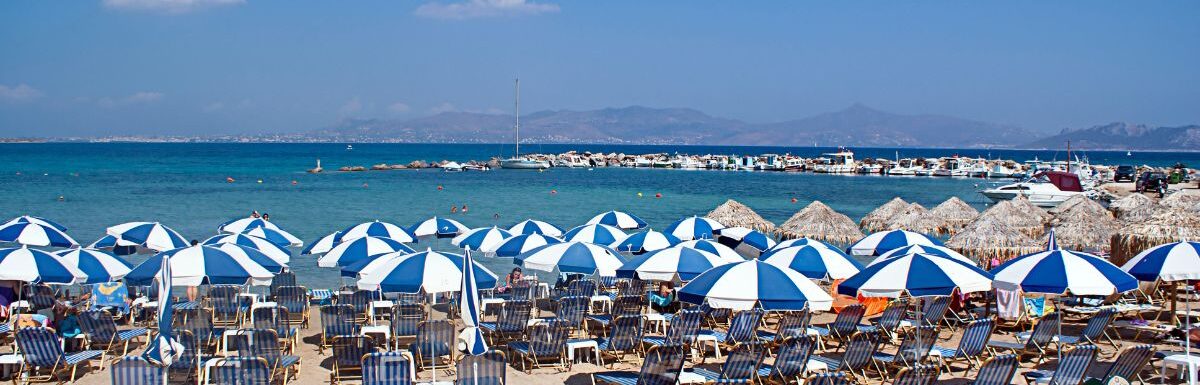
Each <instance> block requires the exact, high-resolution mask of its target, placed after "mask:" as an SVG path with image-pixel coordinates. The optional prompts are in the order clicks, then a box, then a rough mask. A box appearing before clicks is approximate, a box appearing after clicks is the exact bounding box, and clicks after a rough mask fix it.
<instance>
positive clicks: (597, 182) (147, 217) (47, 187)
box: [0, 143, 1200, 286]
mask: <svg viewBox="0 0 1200 385" xmlns="http://www.w3.org/2000/svg"><path fill="white" fill-rule="evenodd" d="M509 148H510V147H509V146H502V145H442V144H423V145H413V144H355V145H354V150H353V151H346V150H345V145H339V144H83V143H64V144H57V143H56V144H0V194H2V196H3V199H0V217H3V218H9V217H13V216H17V215H23V214H28V215H37V216H43V217H47V218H51V219H54V220H57V221H58V222H60V223H62V224H63V225H65V226H67V227H69V228H70V231H69V233H70V234H71V235H72V236H73V237H75V238H76V240H78V241H79V242H80V243H90V242H92V241H93V240H95V239H96V238H99V237H101V236H102V235H103V233H104V228H105V227H107V226H110V225H114V224H117V223H122V222H127V221H159V222H163V223H164V224H167V225H168V226H170V227H172V228H174V229H176V230H178V231H179V232H180V233H182V234H183V235H184V236H186V237H188V238H190V239H200V240H203V239H204V238H207V237H209V236H211V235H214V234H215V233H216V226H217V225H218V224H220V223H222V222H225V221H226V220H229V219H232V218H235V217H241V216H246V215H248V214H249V213H250V211H251V210H258V211H260V212H267V213H270V214H271V219H272V221H274V222H276V223H278V224H279V225H280V226H281V227H283V228H284V229H286V230H288V231H289V232H291V233H293V234H295V235H297V236H299V237H301V238H302V239H304V240H305V241H306V242H311V241H313V240H316V239H317V238H319V237H321V236H323V235H325V234H328V233H330V232H333V231H336V230H339V229H341V228H344V227H346V226H348V225H351V224H355V223H358V222H362V221H369V220H374V219H379V220H385V221H391V222H394V223H397V224H402V225H405V226H407V225H411V224H413V223H415V222H418V221H420V220H423V219H425V218H428V217H430V216H433V215H442V216H447V217H451V218H454V219H456V220H459V221H461V222H463V223H464V224H466V225H468V226H472V227H477V226H490V225H493V224H498V225H502V226H509V225H511V224H513V223H515V222H517V221H520V220H522V219H525V218H537V219H542V220H545V221H549V222H551V223H554V224H557V225H559V226H560V227H563V228H570V227H572V226H575V225H578V224H581V223H583V222H584V221H586V220H587V219H589V218H590V217H591V216H593V215H595V214H596V213H599V212H602V211H607V210H623V211H628V212H631V213H634V214H636V215H638V216H640V217H641V218H643V219H645V220H646V221H647V222H649V223H650V225H651V226H652V227H653V228H659V229H661V228H663V227H666V226H667V225H668V224H670V223H671V222H673V221H675V220H677V219H679V218H681V217H684V216H690V215H703V214H705V213H707V212H708V211H709V210H711V209H712V208H713V207H715V206H717V205H719V204H721V203H722V202H724V201H725V200H726V199H730V198H732V199H736V200H738V201H741V202H742V203H745V204H747V205H749V206H750V207H752V208H754V209H755V210H756V211H758V212H759V214H761V215H762V216H763V217H765V218H766V219H768V220H770V221H773V222H776V223H782V222H783V221H784V220H786V219H787V218H788V217H790V216H791V215H792V214H793V213H795V212H796V211H798V210H800V209H801V208H803V207H804V205H806V204H807V203H809V202H811V201H812V200H821V201H823V202H825V203H827V204H829V205H830V206H832V207H833V208H834V209H836V210H839V211H841V212H843V213H845V214H847V215H850V216H851V217H852V218H855V219H857V218H859V217H861V216H862V215H864V214H866V213H867V212H868V211H870V210H872V209H874V208H875V207H877V206H878V205H880V204H882V203H884V202H886V201H887V200H889V199H891V198H892V197H894V196H900V197H903V198H904V199H906V200H908V201H914V202H917V203H920V204H922V205H925V206H933V205H936V204H938V203H940V202H941V201H943V200H945V199H947V198H949V197H951V196H959V197H961V198H963V199H964V200H966V201H967V202H969V203H972V204H975V205H978V206H979V207H980V208H982V207H983V203H984V200H983V198H982V196H980V195H979V194H977V193H976V192H975V191H976V190H977V189H978V188H979V186H978V184H979V183H982V182H981V181H980V180H975V179H950V178H913V177H908V178H902V177H901V178H898V177H884V176H865V175H846V176H837V175H815V174H806V173H783V172H729V171H705V170H697V171H682V170H663V169H627V168H597V169H594V170H592V171H588V170H585V169H551V170H548V171H546V172H532V171H515V170H494V171H490V172H484V173H478V172H463V173H445V172H442V171H441V170H396V171H373V172H358V173H339V172H326V173H323V174H315V175H314V174H307V173H305V172H304V170H306V169H308V168H311V167H313V165H314V163H315V160H316V158H321V159H322V162H323V163H324V166H325V168H326V169H327V170H332V169H336V168H337V167H340V166H346V165H364V166H370V165H371V164H376V163H389V164H395V163H408V162H410V161H412V160H417V159H422V160H427V161H436V160H442V159H450V160H458V161H466V160H472V159H481V160H486V159H488V158H490V157H492V156H498V155H503V154H504V151H508V150H509ZM523 148H527V151H544V152H561V151H566V150H569V149H576V150H580V151H584V150H591V151H604V152H614V151H615V152H626V153H650V152H676V151H678V152H686V153H726V154H742V153H753V154H758V153H767V152H775V153H784V152H790V153H794V154H804V155H813V154H817V153H820V152H824V151H828V150H829V149H820V148H744V147H743V148H737V147H664V146H602V145H591V146H581V145H542V146H523ZM856 151H857V153H858V156H859V157H860V158H862V157H871V156H875V157H888V158H891V157H893V156H894V153H895V152H896V151H900V156H902V157H905V156H907V157H915V156H941V155H951V154H955V153H958V154H963V155H970V156H987V155H988V154H989V151H986V150H934V149H929V150H913V149H904V150H894V149H857V150H856ZM990 154H991V155H992V157H1003V158H1007V159H1016V160H1025V159H1031V158H1033V157H1034V156H1037V157H1039V158H1040V159H1053V158H1055V157H1056V156H1057V158H1058V159H1063V158H1065V153H1056V152H1053V151H1043V152H1036V151H990ZM1087 155H1088V156H1089V157H1090V158H1091V160H1092V162H1094V163H1106V164H1115V163H1129V164H1151V165H1171V164H1174V163H1175V162H1184V163H1191V164H1195V163H1200V154H1194V153H1137V154H1134V155H1133V156H1132V157H1127V156H1126V155H1125V154H1124V153H1113V152H1104V153H1089V154H1087ZM226 178H234V179H235V180H236V182H234V183H227V182H226ZM258 180H261V181H262V183H258ZM293 181H295V182H296V183H295V184H293V183H292V182H293ZM438 186H442V187H443V189H441V190H438V189H437V187H438ZM551 191H557V193H556V194H551ZM639 192H641V193H643V196H642V197H640V198H639V197H638V195H637V194H638V193H639ZM656 193H661V194H662V195H663V197H662V198H654V195H655V194H656ZM59 196H62V197H63V198H64V199H63V200H62V201H59V200H58V197H59ZM793 197H794V198H796V199H797V200H798V201H797V202H795V203H793V202H791V198H793ZM464 204H465V205H468V206H469V208H470V211H469V212H468V213H466V214H463V213H456V214H451V213H450V207H451V206H462V205H464ZM494 214H498V215H499V219H498V220H496V219H494ZM427 246H429V247H434V248H438V249H447V250H449V249H450V247H451V246H450V245H449V241H448V240H440V241H435V242H423V243H420V244H418V245H416V247H420V248H424V247H427ZM297 251H299V250H297ZM143 258H144V257H139V256H134V257H133V259H134V260H135V261H140V260H141V259H143ZM485 264H487V265H488V266H489V267H491V268H492V270H493V271H496V272H497V273H500V272H502V271H506V270H507V269H509V268H510V266H511V264H510V263H509V262H508V261H506V260H486V261H485ZM315 266H316V263H315V258H314V257H313V256H297V257H295V258H294V259H293V263H292V267H293V268H294V270H295V271H296V272H297V275H298V276H299V278H300V281H301V282H303V283H304V284H307V285H310V286H330V285H333V284H335V283H337V281H338V279H337V275H336V272H334V271H333V270H323V269H317V268H316V267H315Z"/></svg>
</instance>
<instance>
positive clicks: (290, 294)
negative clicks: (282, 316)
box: [275, 286, 309, 329]
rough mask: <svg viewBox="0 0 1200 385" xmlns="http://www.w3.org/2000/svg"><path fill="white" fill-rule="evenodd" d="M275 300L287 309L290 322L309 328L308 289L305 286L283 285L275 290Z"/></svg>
mask: <svg viewBox="0 0 1200 385" xmlns="http://www.w3.org/2000/svg"><path fill="white" fill-rule="evenodd" d="M275 302H276V303H278V304H279V307H281V308H284V309H287V311H288V316H289V317H291V319H290V321H289V322H290V323H291V324H293V325H297V324H298V325H300V327H301V328H305V329H307V328H308V312H309V304H308V303H309V302H308V289H305V288H304V286H283V287H280V288H278V289H276V290H275Z"/></svg>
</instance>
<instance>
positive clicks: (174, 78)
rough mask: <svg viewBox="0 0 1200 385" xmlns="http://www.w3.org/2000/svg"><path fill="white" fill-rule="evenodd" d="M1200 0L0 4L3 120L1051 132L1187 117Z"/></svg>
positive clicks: (25, 131)
mask: <svg viewBox="0 0 1200 385" xmlns="http://www.w3.org/2000/svg"><path fill="white" fill-rule="evenodd" d="M1198 14H1200V2H1195V1H1154V2H1107V1H1103V2H1102V1H1062V2H1039V1H1002V2H1001V1H997V2H989V1H965V2H963V1H960V2H951V1H931V2H891V1H886V2H884V1H880V2H859V1H846V2H820V3H809V2H791V1H779V2H768V1H763V2H729V1H711V2H710V1H687V2H684V1H669V2H644V1H565V2H564V1H552V0H539V1H536V2H530V1H521V0H468V1H450V0H442V1H437V2H422V1H352V2H332V1H323V2H317V1H303V0H294V1H261V0H243V1H239V0H157V1H156V0H94V1H93V0H80V1H73V2H65V1H32V0H30V1H21V0H17V1H5V2H0V49H2V50H3V54H2V55H0V136H45V135H105V134H188V133H221V134H224V133H262V132H294V131H304V130H309V129H314V128H319V127H324V126H329V125H331V124H333V123H334V122H337V121H338V120H339V119H343V118H348V117H355V118H389V119H404V118H416V117H422V116H428V115H430V114H433V113H436V112H439V111H448V110H460V111H502V112H511V105H512V89H511V88H512V79H513V78H514V77H517V76H519V77H521V79H522V104H523V110H524V111H527V112H532V111H537V110H543V109H576V110H578V109H592V108H602V107H620V106H628V105H645V106H651V107H691V108H696V109H699V110H702V111H704V112H707V113H709V114H713V115H718V116H724V117H731V118H737V119H742V120H746V121H750V122H772V121H781V120H786V119H792V118H799V117H805V116H809V115H813V114H817V113H822V112H828V111H833V110H838V109H842V108H845V107H846V106H849V105H850V104H852V103H855V102H861V103H864V104H866V105H869V106H872V107H875V108H878V109H882V110H886V111H892V112H899V113H938V114H946V115H954V116H960V117H966V118H972V119H978V120H984V121H989V122H997V123H1008V124H1015V125H1020V126H1023V127H1026V128H1030V129H1034V130H1040V131H1051V130H1058V129H1060V128H1063V127H1081V126H1090V125H1094V124H1102V123H1107V122H1112V121H1132V122H1138V123H1148V124H1154V125H1180V124H1189V123H1200V87H1198V85H1200V23H1196V22H1195V18H1196V15H1198Z"/></svg>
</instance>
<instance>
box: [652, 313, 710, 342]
mask: <svg viewBox="0 0 1200 385" xmlns="http://www.w3.org/2000/svg"><path fill="white" fill-rule="evenodd" d="M703 316H704V315H703V314H702V313H701V312H700V311H699V310H680V311H679V312H678V313H676V314H675V317H673V318H672V321H671V325H669V326H668V327H667V334H666V335H664V336H645V337H642V343H644V344H647V345H650V346H666V345H687V344H690V343H692V342H695V339H696V333H698V332H699V331H700V319H701V318H702V317H703Z"/></svg>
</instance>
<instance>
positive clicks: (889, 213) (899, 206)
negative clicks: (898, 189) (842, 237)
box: [858, 197, 908, 232]
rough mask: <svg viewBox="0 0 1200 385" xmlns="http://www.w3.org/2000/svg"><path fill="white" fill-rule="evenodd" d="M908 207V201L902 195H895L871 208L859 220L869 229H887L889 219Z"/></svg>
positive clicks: (861, 224)
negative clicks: (873, 208) (901, 197)
mask: <svg viewBox="0 0 1200 385" xmlns="http://www.w3.org/2000/svg"><path fill="white" fill-rule="evenodd" d="M907 208H908V202H905V201H904V200H903V199H900V197H895V198H892V200H890V201H888V202H887V203H884V204H883V205H881V206H879V207H876V208H875V210H871V212H869V213H867V215H865V216H863V217H862V220H860V221H858V224H859V226H861V227H862V228H863V229H865V230H867V231H872V232H874V231H879V230H885V229H887V227H888V220H889V219H891V218H892V217H893V216H895V215H896V214H899V213H901V212H903V211H904V209H907Z"/></svg>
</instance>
